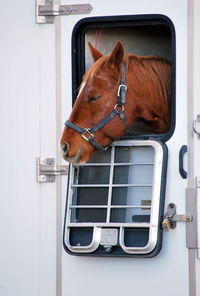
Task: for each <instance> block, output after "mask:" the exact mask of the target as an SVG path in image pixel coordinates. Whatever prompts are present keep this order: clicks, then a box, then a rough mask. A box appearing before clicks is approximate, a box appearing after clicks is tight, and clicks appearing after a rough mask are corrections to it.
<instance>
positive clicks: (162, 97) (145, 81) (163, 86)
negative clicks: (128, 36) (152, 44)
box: [83, 54, 171, 110]
mask: <svg viewBox="0 0 200 296" xmlns="http://www.w3.org/2000/svg"><path fill="white" fill-rule="evenodd" d="M106 63H109V55H106V56H101V57H100V58H99V59H98V60H97V61H96V62H95V63H94V64H92V66H91V67H90V68H89V69H88V71H87V72H86V73H85V75H84V77H83V82H86V81H87V80H88V79H93V78H94V77H95V76H96V74H97V72H98V71H99V70H100V68H101V67H102V66H103V65H105V64H106ZM124 63H125V64H126V69H127V73H126V76H128V75H129V74H131V75H133V76H132V77H133V79H134V80H133V81H134V84H135V85H137V90H135V91H136V92H137V94H138V89H140V90H142V95H143V96H144V94H145V95H146V96H148V97H150V98H149V101H150V102H151V104H152V105H153V106H154V107H155V108H157V107H158V108H159V106H160V105H162V104H164V105H165V106H166V108H167V110H169V109H170V101H171V63H170V62H169V61H168V60H166V59H164V58H161V57H159V56H138V55H134V54H125V55H124ZM120 79H121V73H120V74H119V77H118V83H119V81H120ZM131 85H132V84H131ZM138 86H140V87H139V88H138ZM133 87H134V85H133ZM155 90H156V93H157V96H155ZM138 95H139V94H138Z"/></svg>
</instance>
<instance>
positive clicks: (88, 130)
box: [81, 128, 94, 142]
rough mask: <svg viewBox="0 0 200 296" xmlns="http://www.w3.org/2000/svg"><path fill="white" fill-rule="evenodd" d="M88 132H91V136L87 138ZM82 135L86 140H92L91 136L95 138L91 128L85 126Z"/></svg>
mask: <svg viewBox="0 0 200 296" xmlns="http://www.w3.org/2000/svg"><path fill="white" fill-rule="evenodd" d="M86 134H89V137H88V138H87V136H86ZM81 137H82V138H83V139H84V140H86V141H87V142H89V141H90V139H91V138H94V134H93V133H91V131H90V128H84V133H83V134H81Z"/></svg>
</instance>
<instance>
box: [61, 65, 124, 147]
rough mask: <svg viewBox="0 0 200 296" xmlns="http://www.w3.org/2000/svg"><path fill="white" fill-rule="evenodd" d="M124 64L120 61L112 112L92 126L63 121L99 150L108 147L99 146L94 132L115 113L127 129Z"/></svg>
mask: <svg viewBox="0 0 200 296" xmlns="http://www.w3.org/2000/svg"><path fill="white" fill-rule="evenodd" d="M126 90H127V86H126V65H125V64H124V63H122V77H121V82H120V85H119V87H118V92H117V104H116V105H115V106H114V108H113V110H112V112H111V113H110V114H108V116H106V117H105V118H104V119H102V120H101V121H100V122H99V123H97V124H96V125H95V126H93V127H92V128H82V127H80V126H78V125H76V124H74V123H72V122H70V121H68V120H67V121H66V122H65V126H67V127H69V128H71V129H73V130H74V131H76V132H78V133H79V134H80V135H81V137H82V138H83V139H84V140H86V141H87V142H89V143H90V144H91V145H93V146H94V147H95V148H96V149H97V150H99V151H106V149H107V148H108V147H103V146H101V145H100V144H99V143H98V142H97V141H96V139H95V137H94V133H95V132H97V131H98V130H100V129H101V128H102V127H104V126H105V125H106V124H107V123H108V122H109V121H111V120H112V119H113V118H114V117H115V116H116V115H118V116H119V118H120V119H121V121H122V122H123V125H124V128H125V132H127V130H128V126H127V122H126V119H125V114H124V104H125V103H126Z"/></svg>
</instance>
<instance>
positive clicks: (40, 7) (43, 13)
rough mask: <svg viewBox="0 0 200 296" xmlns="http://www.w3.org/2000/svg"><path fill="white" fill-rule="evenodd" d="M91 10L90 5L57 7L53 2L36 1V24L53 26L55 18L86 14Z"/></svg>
mask: <svg viewBox="0 0 200 296" xmlns="http://www.w3.org/2000/svg"><path fill="white" fill-rule="evenodd" d="M92 9H93V8H92V6H91V5H90V4H72V5H59V4H56V3H55V2H54V1H53V0H36V23H38V24H47V23H48V24H53V23H54V17H55V16H58V15H71V14H88V13H90V12H91V11H92Z"/></svg>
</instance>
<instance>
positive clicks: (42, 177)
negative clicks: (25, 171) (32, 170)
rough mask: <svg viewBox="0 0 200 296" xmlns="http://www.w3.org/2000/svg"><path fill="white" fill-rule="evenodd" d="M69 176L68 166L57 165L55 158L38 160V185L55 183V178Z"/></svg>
mask: <svg viewBox="0 0 200 296" xmlns="http://www.w3.org/2000/svg"><path fill="white" fill-rule="evenodd" d="M60 175H68V165H56V164H55V158H40V157H38V158H37V159H36V181H37V182H38V183H45V182H55V177H56V176H60Z"/></svg>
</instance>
